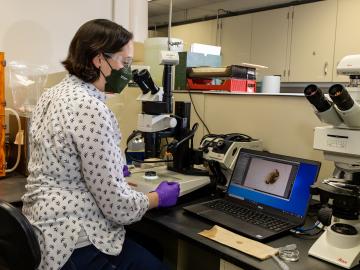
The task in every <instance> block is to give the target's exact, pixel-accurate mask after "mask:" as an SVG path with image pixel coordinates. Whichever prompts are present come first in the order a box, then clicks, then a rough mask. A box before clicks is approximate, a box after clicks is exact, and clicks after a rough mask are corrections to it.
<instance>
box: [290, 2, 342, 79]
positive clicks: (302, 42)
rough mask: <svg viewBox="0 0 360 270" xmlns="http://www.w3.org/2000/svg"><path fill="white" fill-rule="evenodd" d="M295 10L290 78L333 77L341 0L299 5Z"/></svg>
mask: <svg viewBox="0 0 360 270" xmlns="http://www.w3.org/2000/svg"><path fill="white" fill-rule="evenodd" d="M293 14H294V16H293V26H292V41H291V51H290V76H289V79H290V81H292V82H309V81H312V82H326V81H331V80H332V68H333V55H334V45H335V26H336V15H337V1H336V0H327V1H320V2H315V3H310V4H305V5H298V6H295V7H294V13H293Z"/></svg>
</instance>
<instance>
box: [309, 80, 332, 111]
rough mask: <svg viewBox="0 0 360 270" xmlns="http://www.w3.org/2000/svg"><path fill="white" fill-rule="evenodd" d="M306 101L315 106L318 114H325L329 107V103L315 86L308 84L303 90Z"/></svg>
mask: <svg viewBox="0 0 360 270" xmlns="http://www.w3.org/2000/svg"><path fill="white" fill-rule="evenodd" d="M304 94H305V97H306V98H307V100H308V101H309V102H310V103H311V104H312V105H314V106H315V108H316V109H317V110H318V111H319V112H325V111H327V110H328V109H330V107H331V102H330V101H329V100H328V99H327V98H326V97H325V95H324V93H323V92H322V91H321V89H320V88H319V87H317V86H316V85H315V84H309V85H308V86H306V87H305V89H304Z"/></svg>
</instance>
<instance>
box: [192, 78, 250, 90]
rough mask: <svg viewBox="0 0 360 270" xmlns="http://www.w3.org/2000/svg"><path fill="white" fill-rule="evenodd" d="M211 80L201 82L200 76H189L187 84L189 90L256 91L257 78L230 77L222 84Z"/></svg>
mask: <svg viewBox="0 0 360 270" xmlns="http://www.w3.org/2000/svg"><path fill="white" fill-rule="evenodd" d="M211 82H212V80H211V81H206V82H202V83H201V82H199V78H188V79H187V86H188V89H189V90H203V91H207V90H222V91H229V92H248V93H254V92H256V81H255V80H243V79H235V78H229V79H225V80H223V81H222V83H221V84H212V83H211Z"/></svg>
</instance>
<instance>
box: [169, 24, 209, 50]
mask: <svg viewBox="0 0 360 270" xmlns="http://www.w3.org/2000/svg"><path fill="white" fill-rule="evenodd" d="M171 37H173V38H180V39H182V40H183V41H184V49H185V50H186V51H190V45H191V43H202V44H208V45H215V44H216V20H211V21H204V22H197V23H191V24H184V25H180V26H174V27H172V28H171Z"/></svg>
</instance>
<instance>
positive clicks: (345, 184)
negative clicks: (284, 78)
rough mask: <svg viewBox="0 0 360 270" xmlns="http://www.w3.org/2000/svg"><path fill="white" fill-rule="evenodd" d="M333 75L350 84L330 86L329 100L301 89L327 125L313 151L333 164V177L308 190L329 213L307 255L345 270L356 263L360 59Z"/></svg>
mask: <svg viewBox="0 0 360 270" xmlns="http://www.w3.org/2000/svg"><path fill="white" fill-rule="evenodd" d="M337 72H338V74H341V75H348V76H349V77H350V83H349V85H347V86H346V87H345V86H343V85H341V84H334V85H332V86H331V87H330V88H329V97H330V99H328V98H327V97H325V95H324V94H323V92H322V91H321V89H319V88H318V87H317V86H316V85H314V84H311V85H308V86H307V87H306V88H305V89H304V94H305V96H306V98H307V99H308V100H309V102H310V103H311V104H312V105H313V106H314V107H315V114H316V116H317V117H318V118H319V119H320V120H321V121H322V122H323V123H326V124H330V125H331V126H324V127H316V128H315V131H314V145H313V147H314V149H318V150H322V151H323V152H324V157H325V159H327V160H331V161H334V163H335V170H334V173H333V175H332V177H329V178H327V179H325V180H323V181H322V182H321V183H317V184H315V185H313V186H312V189H311V192H312V194H315V195H320V201H321V203H322V204H323V205H324V206H327V207H328V208H322V209H321V210H320V211H319V219H320V221H321V222H322V223H323V224H324V225H325V226H327V228H326V231H325V232H324V233H323V234H322V235H321V236H320V237H319V239H317V240H316V242H315V243H314V244H313V246H312V247H311V248H310V250H309V255H312V256H314V257H317V258H320V259H322V260H325V261H328V262H330V263H333V264H336V265H338V266H341V267H344V268H348V269H349V268H352V267H354V266H356V265H358V264H359V260H360V220H359V209H360V105H359V104H360V55H349V56H346V57H344V58H343V59H342V60H341V61H340V63H339V64H338V66H337ZM330 199H332V205H331V206H329V205H328V203H329V200H330ZM324 209H326V211H325V210H324ZM330 209H331V210H330ZM329 210H330V211H329Z"/></svg>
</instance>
